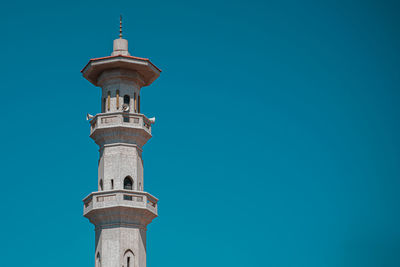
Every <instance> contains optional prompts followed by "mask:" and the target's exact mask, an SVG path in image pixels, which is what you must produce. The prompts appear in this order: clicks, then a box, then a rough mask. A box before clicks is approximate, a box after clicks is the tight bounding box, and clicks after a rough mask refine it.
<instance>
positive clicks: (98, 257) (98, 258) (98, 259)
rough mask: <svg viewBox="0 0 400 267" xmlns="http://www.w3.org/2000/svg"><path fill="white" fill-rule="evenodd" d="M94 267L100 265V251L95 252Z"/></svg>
mask: <svg viewBox="0 0 400 267" xmlns="http://www.w3.org/2000/svg"><path fill="white" fill-rule="evenodd" d="M96 267H101V259H100V252H97V255H96Z"/></svg>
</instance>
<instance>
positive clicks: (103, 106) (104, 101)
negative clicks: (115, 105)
mask: <svg viewBox="0 0 400 267" xmlns="http://www.w3.org/2000/svg"><path fill="white" fill-rule="evenodd" d="M101 112H103V113H104V112H106V99H105V98H103V104H102V106H101Z"/></svg>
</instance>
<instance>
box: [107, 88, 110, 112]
mask: <svg viewBox="0 0 400 267" xmlns="http://www.w3.org/2000/svg"><path fill="white" fill-rule="evenodd" d="M110 100H111V93H110V91H108V93H107V110H108V111H110Z"/></svg>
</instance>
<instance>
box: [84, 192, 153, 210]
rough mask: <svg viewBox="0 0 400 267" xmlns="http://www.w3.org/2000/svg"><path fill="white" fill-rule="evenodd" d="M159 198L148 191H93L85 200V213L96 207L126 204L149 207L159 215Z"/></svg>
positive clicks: (127, 205)
mask: <svg viewBox="0 0 400 267" xmlns="http://www.w3.org/2000/svg"><path fill="white" fill-rule="evenodd" d="M157 202H158V199H157V198H156V197H154V196H152V195H150V194H149V193H147V192H143V191H133V190H110V191H98V192H93V193H91V194H90V195H89V196H87V197H86V198H85V199H84V200H83V203H84V211H83V213H84V214H87V213H89V212H90V211H92V210H94V209H103V208H108V207H115V206H125V207H132V208H139V209H148V210H150V211H151V212H153V213H154V214H155V215H157Z"/></svg>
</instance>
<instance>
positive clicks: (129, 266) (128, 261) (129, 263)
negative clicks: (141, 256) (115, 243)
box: [122, 249, 135, 267]
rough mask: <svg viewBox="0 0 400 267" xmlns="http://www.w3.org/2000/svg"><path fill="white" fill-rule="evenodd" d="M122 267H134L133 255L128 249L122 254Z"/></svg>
mask: <svg viewBox="0 0 400 267" xmlns="http://www.w3.org/2000/svg"><path fill="white" fill-rule="evenodd" d="M122 266H123V267H135V255H134V254H133V252H132V251H131V250H130V249H128V250H127V251H126V252H125V254H124V261H123V265H122Z"/></svg>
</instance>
